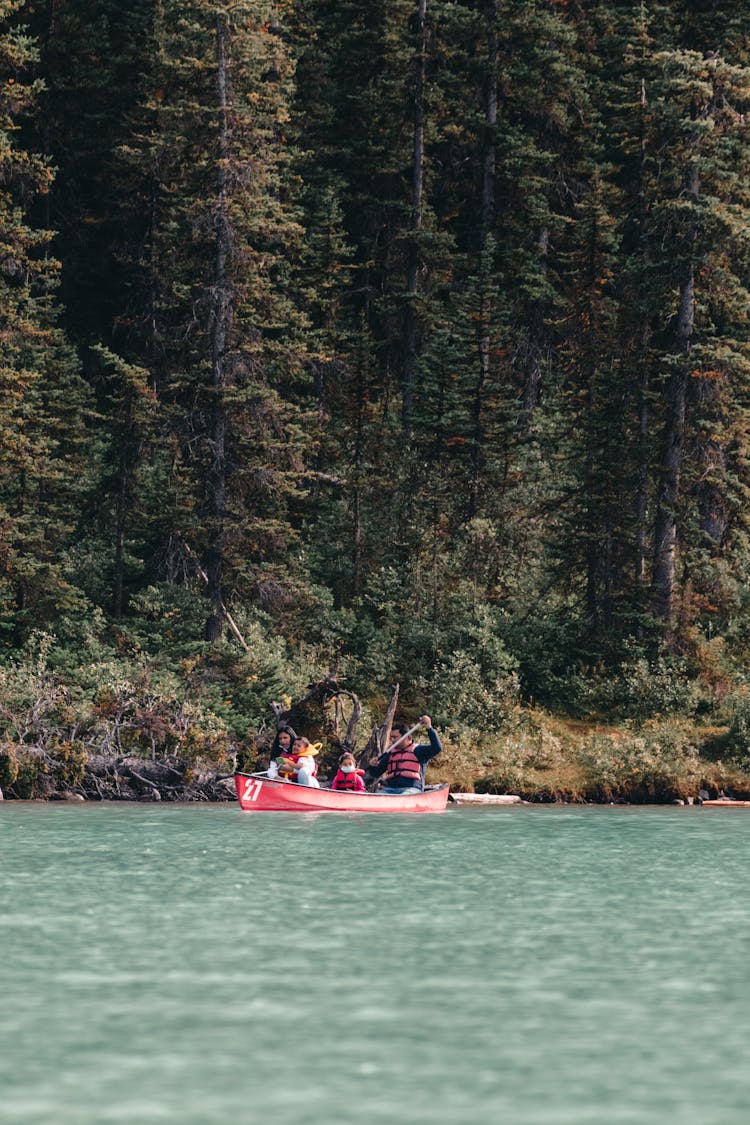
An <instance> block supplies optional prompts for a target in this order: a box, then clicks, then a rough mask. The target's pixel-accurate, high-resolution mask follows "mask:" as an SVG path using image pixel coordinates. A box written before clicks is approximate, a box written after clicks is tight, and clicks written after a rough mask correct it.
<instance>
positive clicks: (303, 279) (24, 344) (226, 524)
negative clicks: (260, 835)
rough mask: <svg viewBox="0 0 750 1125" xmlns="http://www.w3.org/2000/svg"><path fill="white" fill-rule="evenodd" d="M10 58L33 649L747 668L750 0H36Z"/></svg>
mask: <svg viewBox="0 0 750 1125" xmlns="http://www.w3.org/2000/svg"><path fill="white" fill-rule="evenodd" d="M0 81H1V83H2V85H1V86H0V341H1V342H2V353H1V355H0V630H1V632H0V643H2V645H3V646H4V652H5V654H6V656H7V657H8V658H10V659H13V658H14V656H15V654H17V653H18V652H19V651H20V650H22V649H23V648H24V646H28V645H29V644H31V645H32V646H33V645H34V644H35V643H37V641H35V637H36V638H38V634H39V631H40V630H42V631H45V632H46V633H49V634H50V635H51V636H52V637H54V641H53V642H51V643H52V646H53V647H52V652H53V653H54V652H57V659H58V661H60V662H63V663H64V662H65V661H67V662H68V663H72V664H85V663H86V662H88V661H92V660H98V659H102V658H103V654H104V653H110V654H114V656H115V657H116V656H117V654H119V655H120V656H123V655H132V653H133V652H141V653H144V654H146V655H148V656H149V657H157V656H160V657H161V658H164V659H167V660H168V661H171V662H172V663H173V664H174V666H175V667H176V666H177V664H178V662H179V661H180V660H182V661H183V669H184V662H185V661H189V660H190V659H193V658H196V654H198V653H200V654H202V658H204V659H208V660H219V654H220V653H224V656H223V657H221V659H225V658H226V659H229V657H227V656H226V653H227V652H228V651H231V646H235V648H236V650H237V652H238V654H239V658H240V659H241V660H244V661H245V662H246V664H245V665H243V666H242V670H241V675H240V673H239V672H238V673H237V676H238V682H239V680H240V679H241V680H242V683H243V684H244V685H245V687H244V689H243V690H245V691H246V693H247V691H248V690H249V691H252V689H251V688H248V685H249V684H253V683H255V684H257V685H258V691H259V694H260V695H262V694H263V693H264V692H266V691H271V690H275V689H279V688H280V687H281V686H283V685H282V684H281V683H277V682H276V681H275V679H274V677H277V676H278V674H279V669H280V668H282V667H283V666H284V661H283V659H282V656H281V655H279V654H280V652H281V649H279V645H281V646H282V649H283V648H284V646H287V647H286V649H285V650H284V651H286V652H287V654H289V653H294V652H296V654H297V655H296V657H295V659H298V660H299V664H300V667H303V666H304V667H307V668H309V669H310V672H311V674H312V672H313V671H322V670H325V669H326V668H330V667H332V666H333V665H334V664H338V666H339V667H340V669H341V671H342V672H343V673H344V674H345V675H347V676H348V677H349V678H350V679H351V680H352V681H353V682H356V684H357V688H358V690H359V691H360V692H363V693H365V694H366V693H367V692H368V691H369V692H377V691H378V690H383V689H385V688H386V687H387V685H389V684H390V682H391V681H392V680H393V679H399V680H401V681H402V682H406V683H408V684H410V685H411V690H412V691H413V693H414V695H415V696H419V697H420V698H427V699H430V698H431V697H432V696H433V695H434V696H435V697H436V698H438V697H439V698H442V699H447V698H448V695H449V692H450V689H449V685H451V684H453V685H454V687H455V685H457V684H460V685H461V691H462V692H464V693H466V692H468V693H469V694H471V693H472V692H473V694H474V698H475V700H476V699H478V698H480V697H482V693H483V692H487V691H489V692H490V693H491V692H492V691H493V690H494V689H495V688H496V687H497V685H498V684H499V683H506V684H507V683H508V682H509V679H508V678H509V677H512V676H515V675H517V676H518V677H519V679H518V680H517V683H519V684H520V685H521V689H522V690H523V691H525V692H526V693H527V694H529V695H533V696H534V697H535V698H540V699H542V700H546V701H548V702H549V703H551V704H553V705H562V704H563V703H566V704H569V703H570V702H571V699H572V698H573V695H574V691H573V688H572V687H571V685H572V684H573V683H574V682H577V681H576V676H577V675H578V674H579V672H581V671H583V672H585V673H586V674H589V673H591V671H592V670H599V671H601V670H605V671H606V670H607V669H616V668H621V667H624V666H626V665H630V666H632V662H633V661H634V660H637V659H643V660H645V661H646V662H647V664H648V665H649V666H650V667H652V668H657V667H663V662H664V661H666V662H667V663H668V664H669V663H670V662H671V664H672V666H679V668H680V669H682V670H688V671H692V672H693V673H694V675H695V676H696V677H697V676H702V677H703V678H704V681H705V682H706V683H710V684H712V685H713V686H714V687H715V686H716V684H717V683H718V682H719V681H720V680H721V681H722V682H723V683H725V684H728V683H730V682H735V683H736V682H741V681H742V676H743V672H742V670H743V666H744V664H745V662H746V661H747V659H748V656H750V652H749V650H748V645H749V644H750V613H749V607H748V588H749V585H750V584H749V583H748V578H749V577H750V543H749V542H748V530H749V528H748V517H747V510H748V505H747V498H748V488H749V486H750V463H749V461H748V454H749V453H750V431H749V430H748V417H749V416H748V407H749V406H750V394H749V391H750V339H749V331H748V313H749V311H750V145H749V144H748V127H749V125H748V123H749V122H750V116H749V115H750V25H749V24H748V21H747V19H746V13H745V6H744V4H740V3H739V2H732V3H727V4H722V5H716V4H709V3H695V2H694V0H690V2H688V0H674V2H672V3H658V2H654V3H651V4H646V3H644V4H632V3H627V4H626V3H621V2H619V0H606V2H604V3H599V2H597V3H589V2H583V3H577V4H573V3H568V2H567V0H521V2H513V3H510V2H508V0H452V2H447V0H340V2H338V3H330V2H327V0H220V2H217V3H211V2H208V0H184V2H178V0H135V2H134V3H133V4H131V5H129V7H128V10H127V12H125V11H124V9H123V6H122V5H120V4H115V3H113V2H112V0H72V2H71V3H68V4H66V5H58V4H56V3H55V2H54V0H45V2H41V0H29V2H28V3H26V4H23V3H21V2H20V0H0ZM240 638H241V639H240ZM227 642H228V643H227ZM242 642H244V643H245V644H246V645H247V646H248V650H247V651H246V650H245V649H244V648H243V647H242ZM212 654H213V655H212ZM274 654H275V655H274ZM289 659H292V657H291V656H290V657H289ZM248 662H249V663H248ZM659 662H662V664H660V663H659ZM274 669H275V670H274ZM301 674H302V673H301ZM217 675H218V673H217ZM722 677H723V680H722ZM282 678H283V677H282ZM456 690H457V689H456ZM441 692H442V696H441ZM446 693H447V694H446ZM245 705H246V706H247V707H248V708H249V709H250V711H251V712H252V707H251V705H250V704H249V703H248V702H247V696H246V697H245Z"/></svg>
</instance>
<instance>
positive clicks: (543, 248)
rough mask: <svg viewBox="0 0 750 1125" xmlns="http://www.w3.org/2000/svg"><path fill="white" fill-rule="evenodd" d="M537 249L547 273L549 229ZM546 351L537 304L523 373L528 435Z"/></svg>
mask: <svg viewBox="0 0 750 1125" xmlns="http://www.w3.org/2000/svg"><path fill="white" fill-rule="evenodd" d="M537 248H538V251H539V257H540V260H541V262H542V273H543V274H546V271H547V253H548V251H549V227H547V226H543V227H540V228H539V233H538V236H537ZM545 351H546V347H545V340H544V310H543V308H542V305H541V303H540V302H538V301H537V302H536V303H535V304H534V306H533V309H532V312H531V318H530V321H529V337H528V345H527V352H526V363H525V366H524V372H523V389H522V393H521V415H520V418H519V420H518V421H519V428H520V430H521V432H522V433H526V432H527V431H528V430H529V429H530V428H531V424H532V422H533V420H534V412H535V411H536V408H537V404H538V402H539V386H540V384H541V381H542V365H543V359H544V354H545Z"/></svg>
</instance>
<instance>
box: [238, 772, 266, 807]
mask: <svg viewBox="0 0 750 1125" xmlns="http://www.w3.org/2000/svg"><path fill="white" fill-rule="evenodd" d="M262 788H263V782H262V781H261V780H260V778H257V777H248V778H246V779H245V792H244V793H243V794H242V800H243V801H257V800H258V794H259V793H260V791H261V789H262Z"/></svg>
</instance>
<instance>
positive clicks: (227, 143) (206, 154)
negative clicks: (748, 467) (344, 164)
mask: <svg viewBox="0 0 750 1125" xmlns="http://www.w3.org/2000/svg"><path fill="white" fill-rule="evenodd" d="M283 7H284V5H279V4H275V3H272V2H270V0H249V2H246V3H241V2H237V3H232V2H227V3H217V4H211V3H204V2H202V0H196V2H195V3H192V4H190V5H188V6H187V7H186V6H185V5H184V4H180V5H173V4H172V3H171V2H170V0H167V2H165V3H163V4H161V5H159V6H158V7H157V11H156V13H155V20H154V29H153V42H154V52H155V58H156V59H157V65H156V66H155V67H154V69H153V71H152V73H151V75H150V76H149V78H148V82H149V84H150V90H148V91H146V92H145V97H144V99H143V110H142V113H141V120H140V124H139V126H138V128H137V131H136V132H135V134H134V139H133V141H132V142H131V143H130V144H129V146H128V147H127V149H125V150H124V152H123V158H124V161H125V164H126V166H127V167H129V169H130V176H131V179H132V182H133V183H135V184H136V185H137V198H140V199H141V200H144V199H147V200H149V207H148V210H147V212H146V215H147V224H144V228H143V238H142V242H141V251H140V259H139V262H138V263H137V270H138V273H139V274H140V277H141V279H142V280H141V284H140V285H139V286H137V287H136V286H133V292H134V294H135V293H136V290H138V291H140V293H141V295H142V300H141V304H140V306H137V305H135V306H134V307H133V308H132V309H131V310H129V312H128V317H129V318H132V319H133V320H134V321H135V322H136V324H137V325H140V326H141V328H140V333H141V335H142V339H143V344H142V348H143V351H142V353H141V355H140V356H139V357H138V358H139V361H140V362H144V360H146V361H150V366H151V371H152V379H153V383H154V387H155V389H156V393H157V395H158V398H159V401H160V409H161V413H162V417H163V420H164V424H165V426H166V427H167V432H166V434H165V440H166V441H170V442H171V441H173V443H174V446H173V448H174V454H175V456H176V458H177V461H176V462H175V464H176V466H179V468H178V477H177V478H175V487H176V488H177V489H178V491H180V492H182V497H181V499H180V500H179V501H178V502H177V504H176V505H175V511H174V513H173V515H174V522H173V525H172V526H171V527H165V528H164V534H166V535H167V536H168V537H170V538H171V539H172V540H173V541H174V540H175V538H176V539H177V540H183V541H185V542H187V543H188V544H189V545H190V546H191V549H192V550H193V551H195V552H196V553H197V555H198V557H199V558H200V559H201V560H202V562H203V564H204V566H205V572H206V575H207V581H208V596H209V604H210V612H209V619H208V623H207V637H208V638H209V639H210V640H214V639H216V638H217V637H218V636H219V635H220V633H221V629H222V618H223V613H224V607H225V602H226V601H227V600H228V598H229V596H230V594H231V592H232V591H233V590H241V591H242V593H243V595H244V596H246V597H251V596H255V597H258V596H260V597H261V600H264V601H265V602H266V603H267V604H268V605H269V607H271V608H275V607H278V606H279V605H281V604H283V602H284V600H285V598H286V597H287V592H288V589H289V572H287V570H286V568H285V566H284V562H283V560H284V556H285V555H286V554H287V550H288V546H289V543H290V539H291V538H293V536H294V531H293V528H292V525H291V523H290V520H289V515H288V504H289V501H290V499H291V498H292V497H294V495H295V494H297V493H298V492H299V491H300V489H301V488H303V487H304V484H305V481H306V477H307V472H306V469H305V466H304V458H303V451H304V448H305V445H306V439H305V438H304V437H303V430H302V427H301V423H300V419H301V418H302V414H301V413H300V411H304V410H305V409H306V408H307V402H308V399H307V393H306V391H305V389H304V386H303V384H302V383H301V381H300V380H301V379H302V377H303V373H304V368H303V362H302V359H303V354H304V347H303V345H302V342H301V338H300V332H299V329H300V327H301V323H302V322H301V320H300V316H299V313H298V312H297V311H296V309H295V307H294V306H293V304H292V303H291V300H290V297H289V295H288V294H289V293H293V292H294V286H293V285H291V284H290V278H291V273H290V271H291V270H292V267H293V264H294V262H295V260H296V259H297V258H298V256H299V248H300V241H301V238H300V234H301V231H300V227H299V224H298V223H297V222H296V219H295V217H294V214H293V212H292V209H291V207H290V204H289V191H288V184H287V183H286V182H284V180H283V177H282V173H286V174H288V167H289V165H288V146H287V144H286V142H285V136H284V134H285V130H286V129H287V127H288V126H287V121H288V116H289V110H288V102H289V97H290V87H289V83H290V79H291V73H292V70H291V61H290V58H289V52H288V49H287V47H286V44H285V42H284V39H283V36H282V29H281V27H280V24H279V15H280V11H281V9H282V8H283ZM143 297H145V301H144V300H143ZM149 353H151V354H149ZM186 489H187V495H186V493H185V490H186Z"/></svg>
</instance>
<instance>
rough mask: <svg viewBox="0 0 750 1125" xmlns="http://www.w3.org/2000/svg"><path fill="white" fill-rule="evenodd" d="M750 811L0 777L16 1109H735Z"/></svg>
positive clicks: (2, 919) (100, 1114)
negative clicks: (60, 801) (41, 792)
mask: <svg viewBox="0 0 750 1125" xmlns="http://www.w3.org/2000/svg"><path fill="white" fill-rule="evenodd" d="M749 869H750V811H746V812H743V811H742V810H722V809H699V808H666V809H665V808H662V809H653V808H651V809H643V808H581V809H578V808H551V807H547V808H504V809H483V810H479V809H449V811H448V812H446V813H445V814H444V815H443V816H414V817H409V816H401V817H399V816H390V815H379V816H378V815H370V816H369V817H368V816H351V817H349V816H342V815H336V814H333V815H330V814H329V815H321V816H316V815H293V814H276V813H256V814H253V813H249V814H248V813H241V812H240V811H239V810H238V809H237V808H236V807H235V806H232V805H227V806H206V805H203V806H200V805H196V806H184V805H183V806H155V807H154V806H151V805H137V806H130V805H121V806H120V805H86V806H78V805H49V806H47V805H42V804H19V803H13V802H5V804H4V805H0V999H1V1007H0V1120H3V1121H7V1122H8V1123H9V1125H32V1123H33V1125H99V1123H102V1125H104V1123H109V1122H120V1123H127V1125H150V1123H152V1122H153V1123H164V1122H169V1123H172V1122H174V1123H178V1122H179V1123H180V1125H213V1123H216V1125H219V1123H221V1125H225V1123H226V1125H229V1123H245V1122H248V1123H255V1122H263V1123H266V1122H267V1123H269V1125H271V1123H273V1125H324V1123H325V1125H327V1123H329V1122H336V1123H339V1122H340V1123H342V1125H360V1123H361V1125H380V1123H381V1122H383V1123H385V1122H389V1123H395V1125H412V1123H414V1125H416V1123H419V1125H443V1123H451V1125H453V1123H456V1125H458V1123H461V1125H484V1123H485V1122H487V1123H489V1122H492V1123H493V1125H494V1123H496V1122H503V1123H505V1125H531V1123H534V1125H563V1123H565V1125H586V1123H592V1125H610V1123H620V1122H623V1123H624V1122H627V1123H632V1125H635V1123H638V1125H646V1123H649V1125H650V1123H654V1125H656V1123H657V1122H658V1123H659V1125H665V1123H666V1125H672V1123H675V1125H725V1123H726V1125H729V1123H734V1122H743V1123H745V1122H746V1121H747V1120H748V1117H749V1116H750V1067H749V1065H748V1063H749V1062H750V1003H749V1002H748V987H747V985H748V969H749V965H750V957H749V955H750V924H749V923H750V904H749V899H748V893H747V890H748V870H749Z"/></svg>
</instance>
